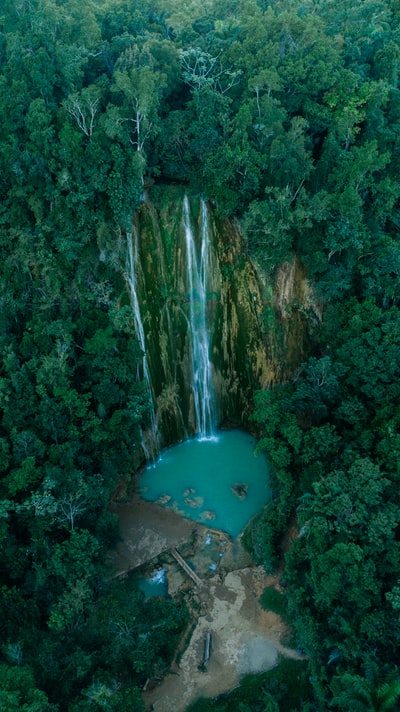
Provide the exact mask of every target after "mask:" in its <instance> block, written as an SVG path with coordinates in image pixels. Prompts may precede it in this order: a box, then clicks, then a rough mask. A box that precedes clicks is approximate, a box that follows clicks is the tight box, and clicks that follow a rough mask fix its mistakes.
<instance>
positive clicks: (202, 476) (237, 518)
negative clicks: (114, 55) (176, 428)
mask: <svg viewBox="0 0 400 712" xmlns="http://www.w3.org/2000/svg"><path fill="white" fill-rule="evenodd" d="M256 442H257V441H256V440H255V438H253V437H252V436H251V435H249V433H246V432H244V431H242V430H225V431H218V432H217V433H216V435H215V437H213V438H207V439H199V440H196V439H193V440H186V441H185V442H183V443H180V444H179V445H174V446H173V447H170V448H168V449H167V450H165V451H164V452H163V453H162V454H161V457H160V459H159V460H158V461H157V462H156V463H155V464H153V465H151V466H149V467H148V468H147V469H146V470H145V471H144V473H143V475H142V477H141V480H140V493H141V496H142V497H143V499H147V500H150V501H156V502H158V503H159V504H161V505H163V506H166V507H170V508H171V509H173V510H174V511H175V512H177V513H178V514H180V515H182V516H184V517H187V518H189V519H193V520H194V521H196V522H200V523H201V524H204V525H206V526H210V527H212V528H215V529H221V530H222V531H225V532H227V533H228V534H229V535H230V536H231V537H233V538H235V537H237V536H238V534H240V532H241V531H242V530H243V528H244V527H245V526H246V524H247V523H248V521H249V520H250V519H251V517H252V516H253V515H254V514H256V513H257V512H259V511H260V510H261V509H262V508H263V506H264V505H265V504H266V503H267V502H268V501H269V500H270V499H271V489H270V485H269V477H268V466H267V461H266V458H265V456H264V455H258V456H256V455H254V448H255V446H256Z"/></svg>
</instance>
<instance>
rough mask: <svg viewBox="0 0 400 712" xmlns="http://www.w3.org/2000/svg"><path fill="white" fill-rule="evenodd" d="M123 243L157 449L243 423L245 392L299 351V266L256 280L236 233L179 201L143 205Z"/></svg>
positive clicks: (200, 206) (302, 297) (280, 371)
mask: <svg viewBox="0 0 400 712" xmlns="http://www.w3.org/2000/svg"><path fill="white" fill-rule="evenodd" d="M128 240H131V241H132V245H130V246H129V247H130V249H131V255H134V258H133V259H131V260H130V261H129V260H128V267H127V271H128V273H130V274H128V278H129V279H128V283H129V285H130V288H131V291H132V285H134V289H135V295H134V298H133V299H132V305H133V308H134V309H135V310H136V311H138V310H139V312H140V313H138V314H136V323H138V320H139V321H140V325H141V328H142V348H143V349H144V351H145V358H146V364H145V365H146V369H147V371H148V375H149V391H150V392H151V399H152V403H153V408H154V413H155V420H156V423H157V437H158V438H159V444H160V446H162V445H165V444H168V443H173V442H176V441H179V440H182V439H184V438H186V437H190V436H192V435H194V434H196V433H197V434H198V433H200V434H204V435H205V436H208V435H209V434H210V431H211V430H212V428H213V427H217V426H218V425H221V424H224V423H227V422H228V423H235V424H238V425H243V426H246V424H247V422H248V417H249V415H250V412H251V409H252V393H253V391H254V389H256V388H258V387H261V388H264V387H266V386H268V385H270V384H272V383H273V382H275V381H277V380H280V379H281V378H282V377H285V375H287V373H288V371H290V370H291V369H292V368H293V365H295V363H296V362H298V361H299V359H300V358H301V355H302V353H303V341H304V323H303V322H304V319H303V315H302V312H301V309H302V308H303V307H304V304H305V303H306V301H307V299H308V295H307V294H306V292H307V290H306V287H305V286H304V285H305V280H304V278H303V276H302V275H301V271H300V269H299V267H298V265H297V264H296V262H295V261H294V263H293V265H286V266H283V267H282V268H281V270H280V271H279V272H278V275H277V278H276V282H275V284H274V285H271V284H268V283H267V282H266V281H265V280H264V281H263V280H262V279H260V275H259V274H258V272H257V269H256V267H255V266H254V264H253V263H252V262H251V261H250V259H249V258H248V256H247V254H246V250H245V245H244V240H243V236H242V235H241V233H240V230H239V226H238V225H236V224H235V223H234V222H232V221H229V220H220V219H218V218H217V217H216V216H215V214H214V212H213V210H212V208H211V207H210V206H209V205H207V204H206V203H204V202H202V201H201V200H198V199H190V200H189V199H187V198H184V197H183V196H179V198H178V199H174V200H172V201H171V200H165V199H164V200H160V201H159V204H158V206H157V208H156V207H155V206H154V205H153V204H152V203H151V202H149V201H147V200H146V201H144V202H143V203H142V205H141V207H140V209H139V210H138V211H137V213H136V215H135V217H134V221H133V225H132V233H128ZM303 283H304V284H303ZM299 305H300V306H301V308H300V307H299ZM303 311H304V309H303ZM292 328H293V329H294V332H295V333H294V337H293V338H292V334H291V330H292ZM287 349H291V351H292V352H293V353H292V354H291V355H289V358H287V357H285V350H287ZM142 375H143V374H142ZM205 409H208V410H207V411H206V410H205Z"/></svg>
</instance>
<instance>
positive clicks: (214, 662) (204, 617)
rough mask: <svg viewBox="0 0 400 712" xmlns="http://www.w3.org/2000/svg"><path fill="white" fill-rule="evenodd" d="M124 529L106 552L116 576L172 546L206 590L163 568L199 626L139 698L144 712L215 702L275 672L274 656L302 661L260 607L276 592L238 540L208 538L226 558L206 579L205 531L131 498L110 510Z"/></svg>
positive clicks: (219, 536) (169, 711) (279, 624)
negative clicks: (243, 680) (257, 675)
mask: <svg viewBox="0 0 400 712" xmlns="http://www.w3.org/2000/svg"><path fill="white" fill-rule="evenodd" d="M113 511H115V512H116V513H117V514H118V517H119V519H120V526H121V535H122V539H123V540H122V542H121V543H120V544H119V546H118V547H117V548H116V550H115V551H113V552H110V555H109V563H110V564H111V565H112V566H113V568H114V570H115V571H116V575H117V576H118V575H121V574H122V573H124V572H126V571H130V570H133V569H135V568H137V567H138V566H142V565H144V564H145V563H147V562H149V561H152V560H154V559H155V558H156V557H158V556H159V555H160V554H165V552H168V550H169V549H171V548H172V547H176V548H177V549H179V550H180V552H181V553H182V555H183V556H186V555H187V553H188V552H191V554H192V556H191V558H192V560H193V559H196V547H197V549H198V551H197V556H198V560H197V561H196V571H197V572H198V573H199V575H200V576H201V578H202V579H203V581H204V585H203V586H201V587H196V586H195V585H194V584H193V583H192V582H191V580H190V579H188V577H187V574H185V573H184V572H183V571H182V570H181V569H180V568H179V567H178V566H177V565H176V564H175V562H172V564H170V565H168V564H167V565H166V567H167V578H168V583H169V591H170V593H173V592H174V591H176V590H177V589H178V588H179V587H180V586H181V585H182V584H183V585H184V587H185V588H186V589H187V596H188V599H189V600H190V601H191V602H192V603H193V600H195V601H196V602H197V604H198V610H199V611H200V613H199V615H198V618H197V623H196V627H195V629H194V631H193V633H192V635H191V638H190V640H189V642H188V644H187V646H186V649H185V651H184V653H183V655H182V656H181V658H180V660H179V664H174V665H173V666H172V669H171V674H169V675H168V676H167V677H165V678H164V680H163V681H162V682H160V683H159V684H157V685H156V686H155V687H153V688H152V689H150V688H151V685H149V687H148V689H147V690H146V692H144V693H143V696H144V700H145V704H146V708H147V709H148V710H150V709H152V710H154V712H184V710H185V709H186V707H187V706H188V705H189V704H190V703H191V702H193V701H194V700H195V699H197V698H198V697H214V696H215V695H218V694H220V693H222V692H226V691H228V690H230V689H232V688H234V687H235V686H236V685H237V684H238V683H239V681H240V677H241V676H242V675H243V674H245V673H249V672H261V671H264V670H268V669H270V668H272V667H274V666H275V665H276V664H277V662H278V656H279V655H284V656H289V657H294V658H299V657H300V656H299V655H298V654H297V653H296V652H295V651H294V650H291V649H289V648H286V647H285V646H284V645H282V643H281V638H282V637H283V636H284V634H285V632H286V628H285V625H284V624H283V622H282V620H281V619H280V618H279V616H277V615H276V614H275V613H272V612H271V611H264V610H263V609H262V608H261V606H260V604H259V603H258V600H259V597H260V595H261V593H262V591H263V590H264V588H265V587H266V586H276V585H278V580H277V579H275V578H272V577H267V576H266V575H265V572H264V570H263V569H262V568H261V567H254V566H252V565H251V560H250V558H249V557H248V555H247V554H246V552H245V551H244V550H243V547H241V544H240V541H238V540H235V541H234V542H232V541H230V540H229V539H228V538H227V537H226V535H224V534H223V533H221V532H215V531H214V532H213V533H212V537H213V540H215V542H216V547H217V550H218V547H219V548H220V550H221V552H222V551H223V556H222V558H221V560H220V562H221V563H220V565H219V566H218V569H217V571H216V572H215V573H210V571H209V569H208V564H207V560H206V559H205V558H204V553H205V547H204V541H205V537H206V536H207V535H208V534H209V531H210V530H208V529H207V527H203V526H201V525H199V524H196V523H195V522H192V521H190V520H187V519H184V518H182V517H180V516H179V515H177V514H175V513H174V512H172V511H171V510H168V509H165V508H163V507H161V506H159V505H157V504H155V503H152V502H144V501H143V500H140V499H139V498H138V499H135V500H134V501H132V502H130V503H129V504H123V505H115V506H114V507H113ZM206 633H211V636H212V650H211V655H210V659H209V661H208V663H207V666H206V669H205V670H200V669H199V668H200V667H201V665H202V662H203V654H204V641H205V637H206Z"/></svg>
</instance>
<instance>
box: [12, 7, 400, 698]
mask: <svg viewBox="0 0 400 712" xmlns="http://www.w3.org/2000/svg"><path fill="white" fill-rule="evenodd" d="M399 62H400V6H399V3H398V0H351V1H350V0H338V1H337V2H335V3H332V2H326V1H325V0H321V1H320V2H319V1H318V0H315V1H313V0H282V1H280V0H277V1H276V2H274V1H273V0H270V1H268V0H265V1H263V0H242V1H241V0H232V1H229V2H226V1H224V2H222V0H221V1H220V0H215V1H214V2H208V3H206V4H204V3H200V2H198V0H193V2H190V3H186V2H185V3H183V2H182V3H178V2H176V1H175V0H156V2H150V0H138V1H137V2H134V3H133V2H129V1H128V0H98V1H97V2H91V1H90V0H87V1H86V2H84V3H79V2H77V1H76V0H64V1H63V2H61V1H60V0H4V1H3V4H2V9H1V12H0V194H1V204H0V226H1V230H0V242H1V283H0V300H1V303H0V324H1V329H0V342H1V355H2V358H1V363H0V408H1V410H0V451H1V459H0V468H1V480H0V515H1V519H0V577H1V578H0V603H1V610H2V617H1V621H0V656H1V657H0V691H1V695H0V696H1V702H0V706H1V703H3V707H4V709H7V712H9V711H10V712H11V711H13V710H24V711H25V712H33V711H34V710H37V709H39V708H40V710H43V712H46V711H47V710H48V711H49V712H57V711H58V712H62V711H63V710H68V712H81V711H82V712H83V710H87V711H91V710H94V711H95V710H99V709H110V710H121V711H122V710H123V712H125V711H126V710H127V709H129V708H132V709H133V708H135V709H138V710H139V709H141V700H140V695H139V693H138V686H139V687H140V685H141V684H143V683H144V681H145V679H146V678H147V677H148V676H151V675H154V674H155V673H157V672H160V671H162V670H163V669H165V666H166V665H167V664H168V660H169V659H170V657H171V646H173V643H174V640H175V636H176V635H177V634H178V632H179V630H181V628H182V626H183V625H184V619H185V614H184V612H183V610H182V608H176V607H175V606H174V604H172V603H171V602H165V603H160V604H158V603H157V604H154V605H152V606H151V607H149V606H146V604H145V603H144V601H143V600H142V599H141V598H140V596H139V595H138V594H136V593H135V592H133V591H130V590H128V588H129V584H128V583H127V584H126V587H124V586H122V587H121V589H119V588H118V587H114V586H111V585H110V584H109V583H106V581H107V576H108V572H106V571H105V569H104V567H103V563H102V562H103V560H104V554H105V551H106V550H107V548H108V547H110V546H111V545H112V544H113V543H114V542H115V541H116V538H117V536H118V532H117V527H116V523H115V521H114V519H113V518H112V516H111V515H110V513H109V512H108V509H107V505H108V502H109V500H110V497H111V496H112V494H113V492H114V490H115V487H116V485H117V483H118V481H120V480H121V479H129V477H130V476H131V474H132V473H133V472H134V471H135V468H136V467H137V452H138V449H137V445H138V443H139V440H140V432H141V428H142V427H143V426H145V425H146V422H147V421H148V419H149V404H148V399H147V396H146V390H145V388H144V385H143V384H142V383H140V382H138V381H137V380H136V376H135V374H136V370H137V369H136V366H137V364H138V362H139V361H140V358H141V354H140V349H139V346H138V343H137V340H136V337H135V330H134V324H133V319H132V315H131V307H130V304H129V296H128V293H127V288H126V283H125V279H124V270H125V260H126V255H125V250H126V244H125V231H126V228H127V227H128V226H129V225H130V223H131V219H132V216H133V214H134V212H135V210H136V209H137V207H138V205H139V203H140V200H141V197H142V193H143V190H149V191H150V192H151V190H152V189H153V190H154V191H155V190H156V189H157V184H159V185H160V184H162V183H169V184H174V183H175V184H176V183H179V184H180V185H182V186H184V187H185V188H186V189H187V190H188V192H190V193H192V194H201V195H202V196H204V197H205V198H207V199H208V200H210V201H212V204H213V206H214V210H215V212H216V213H217V214H218V215H219V217H221V218H223V217H224V216H229V217H235V218H237V219H238V220H239V221H240V222H241V225H242V226H243V229H244V232H245V235H246V240H247V250H248V252H249V254H250V256H251V257H252V258H253V259H254V260H255V261H256V262H257V264H258V265H259V267H260V269H261V270H262V271H263V272H264V274H266V275H268V278H269V279H270V280H272V281H273V280H274V278H275V275H276V270H277V267H278V265H279V264H280V263H282V262H283V261H285V260H289V261H290V260H291V259H292V256H293V254H296V256H297V259H298V260H299V262H300V263H301V264H302V265H303V266H304V269H305V270H306V271H307V275H308V277H309V279H310V282H311V283H312V284H313V289H314V301H315V304H317V305H318V309H315V311H314V312H313V313H312V310H311V309H310V313H306V312H307V309H306V307H305V306H304V305H301V310H303V312H304V314H303V316H304V320H305V322H307V324H308V327H309V336H310V341H311V343H310V353H311V356H310V358H309V359H308V360H307V361H305V362H304V363H303V364H302V365H301V366H299V368H298V370H297V371H296V372H295V374H294V376H293V378H292V379H291V380H290V382H288V383H286V384H284V385H280V386H276V387H275V388H274V389H272V390H268V391H265V392H257V393H256V394H255V402H256V407H255V414H254V422H255V423H256V424H257V427H258V428H259V431H260V436H261V441H260V448H261V449H265V450H266V451H267V452H268V455H269V459H270V462H271V467H272V469H273V473H274V488H275V494H276V496H275V499H274V500H273V502H272V504H271V506H270V507H269V508H268V509H267V511H266V512H264V513H263V514H262V515H261V516H260V518H259V519H258V520H257V523H256V526H255V527H254V528H253V530H252V532H251V533H250V534H249V535H248V537H249V539H251V541H252V545H253V548H254V551H255V554H256V556H257V558H259V559H260V560H261V561H263V562H264V563H265V564H266V566H267V567H269V568H274V567H276V566H277V565H279V564H281V563H283V561H284V563H285V573H284V576H285V581H286V586H287V596H288V601H289V611H290V613H291V616H292V619H293V621H294V624H295V629H296V634H297V637H298V644H299V646H301V647H302V648H304V650H305V651H306V653H307V655H308V656H309V667H310V674H309V677H310V681H311V684H312V688H313V692H312V696H311V698H310V700H309V701H308V703H307V704H308V705H309V707H308V708H306V707H305V706H301V705H303V702H300V701H299V702H298V703H295V702H293V706H292V708H291V709H292V710H296V709H310V710H317V709H318V710H325V709H329V710H333V711H334V712H341V711H342V710H343V711H345V710H348V709H356V708H357V709H360V710H361V709H362V710H366V711H367V710H383V709H387V710H391V709H395V705H396V699H397V693H398V692H399V689H398V687H399V685H398V680H399V673H398V669H397V665H396V660H397V657H398V648H399V642H400V623H399V608H400V550H399V541H400V507H399V503H398V479H399V461H400V434H399V413H400V403H399V397H400V393H399V390H400V386H399V384H400V321H399V294H400V247H399V230H400V210H399V206H400V202H399V201H400V183H399V175H400V152H399V138H398V137H399V121H400V92H399V86H398V73H399V67H400V64H399ZM291 306H293V308H297V309H298V308H299V305H298V304H297V305H295V304H294V303H293V305H291ZM267 308H269V310H270V312H271V305H270V304H269V305H267ZM318 311H319V312H321V313H322V315H323V319H322V323H321V324H319V323H317V322H316V320H315V313H317V312H318ZM265 321H266V323H267V322H268V314H267V315H266V319H265ZM269 321H270V322H271V321H272V322H273V319H272V320H271V319H269ZM289 524H290V525H291V526H292V527H294V528H296V527H297V531H298V537H297V538H296V539H295V541H294V542H293V544H292V546H291V548H290V550H289V551H288V552H287V553H286V555H284V554H283V553H282V550H281V548H280V542H281V538H282V533H283V532H284V531H285V529H286V528H287V527H288V525H289ZM160 620H162V622H163V625H162V626H160V624H159V622H160ZM267 693H268V696H269V697H268V700H267ZM273 693H274V691H273V689H270V688H268V689H267V688H265V689H264V691H263V694H264V700H267V702H265V705H269V707H266V708H268V709H273V708H274V707H273V704H275V703H273V702H271V701H270V696H271V695H273ZM252 694H253V693H252ZM252 699H253V698H252ZM261 703H262V700H261V701H260V704H259V705H258V706H259V708H260V709H263V707H262V704H261ZM238 704H239V703H238ZM240 704H243V705H244V704H245V703H244V702H243V701H241V702H240ZM251 704H254V705H255V704H256V702H254V701H253V702H252V703H251ZM257 704H258V703H257ZM296 704H297V706H296ZM305 704H306V703H305V702H304V705H305ZM243 709H246V708H245V707H243ZM253 709H256V707H253Z"/></svg>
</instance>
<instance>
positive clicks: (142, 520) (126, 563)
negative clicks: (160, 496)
mask: <svg viewBox="0 0 400 712" xmlns="http://www.w3.org/2000/svg"><path fill="white" fill-rule="evenodd" d="M111 510H112V511H113V512H114V513H116V514H117V515H118V519H119V523H120V531H121V537H122V541H121V542H120V544H118V546H117V547H116V549H115V550H114V551H111V552H110V553H109V556H108V562H109V564H110V565H111V566H112V567H113V568H114V569H115V571H116V572H117V575H120V574H122V573H124V572H126V571H131V570H133V569H135V568H137V567H138V566H141V565H143V564H145V563H146V562H148V561H150V560H151V559H154V558H156V557H157V556H160V554H162V553H163V552H165V551H168V550H169V549H171V548H172V547H175V548H179V547H181V546H182V545H183V544H185V543H187V542H189V541H190V540H191V539H192V538H193V537H195V536H196V535H197V534H199V533H200V532H201V531H202V530H205V529H206V528H205V527H202V526H201V525H199V524H196V522H192V521H190V520H189V519H184V518H183V517H180V516H179V515H178V514H176V513H175V512H173V511H172V510H171V509H166V508H165V507H162V506H160V505H158V504H156V503H154V502H146V501H144V500H141V499H140V498H139V497H136V498H135V499H133V500H132V501H131V502H128V503H126V504H115V505H113V506H112V508H111Z"/></svg>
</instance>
